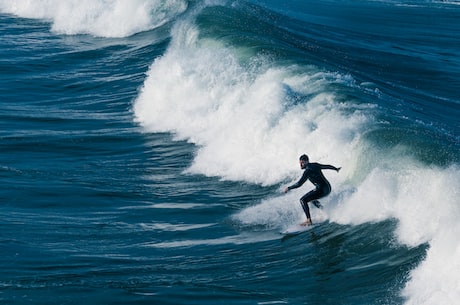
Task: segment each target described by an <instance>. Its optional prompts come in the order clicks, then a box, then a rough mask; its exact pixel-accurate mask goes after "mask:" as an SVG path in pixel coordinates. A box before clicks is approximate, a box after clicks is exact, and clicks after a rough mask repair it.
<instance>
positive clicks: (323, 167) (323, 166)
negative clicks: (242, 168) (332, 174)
mask: <svg viewBox="0 0 460 305" xmlns="http://www.w3.org/2000/svg"><path fill="white" fill-rule="evenodd" d="M320 166H321V169H332V170H335V171H336V172H339V171H340V169H341V167H335V166H334V165H330V164H320Z"/></svg>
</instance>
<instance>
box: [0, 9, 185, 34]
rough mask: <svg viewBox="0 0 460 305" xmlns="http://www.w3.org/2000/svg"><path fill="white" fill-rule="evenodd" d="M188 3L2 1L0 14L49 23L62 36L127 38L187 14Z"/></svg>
mask: <svg viewBox="0 0 460 305" xmlns="http://www.w3.org/2000/svg"><path fill="white" fill-rule="evenodd" d="M186 8H187V2H186V1H184V0H167V1H163V0H129V1H126V0H65V1H62V0H34V1H30V0H0V11H1V12H3V13H10V14H15V15H17V16H20V17H25V18H37V19H47V20H51V22H52V30H53V31H54V32H56V33H59V34H68V35H71V34H91V35H94V36H100V37H126V36H130V35H133V34H135V33H138V32H142V31H147V30H150V29H153V28H156V27H158V26H161V25H162V24H164V23H165V22H168V21H169V20H171V19H172V18H174V17H175V16H177V15H179V14H181V13H182V12H184V11H185V10H186Z"/></svg>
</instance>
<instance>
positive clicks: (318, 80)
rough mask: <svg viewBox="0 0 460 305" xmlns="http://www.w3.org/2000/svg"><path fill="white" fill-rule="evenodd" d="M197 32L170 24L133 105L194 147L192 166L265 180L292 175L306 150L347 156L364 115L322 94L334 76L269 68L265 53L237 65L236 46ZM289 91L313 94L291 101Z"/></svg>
mask: <svg viewBox="0 0 460 305" xmlns="http://www.w3.org/2000/svg"><path fill="white" fill-rule="evenodd" d="M198 34H199V33H198V31H197V30H196V29H195V28H194V27H193V26H191V25H188V24H181V25H178V26H177V27H176V28H175V29H174V30H173V38H174V39H173V42H172V44H171V47H170V48H169V49H168V51H167V53H166V54H165V55H164V56H163V57H161V58H159V59H157V60H156V61H155V62H154V63H153V65H152V66H151V68H150V71H149V72H148V77H147V79H146V81H145V83H144V86H143V88H142V90H141V94H140V95H139V97H138V98H137V100H136V102H135V104H134V112H135V115H136V120H137V121H138V122H140V123H141V124H142V125H143V126H144V127H145V129H146V130H148V131H152V132H164V131H167V132H173V133H175V134H176V136H177V137H178V138H180V139H187V140H188V141H190V142H193V143H195V144H197V145H198V146H199V150H198V152H197V154H196V157H195V160H194V162H193V165H192V166H191V168H190V169H189V171H190V172H192V173H200V174H205V175H207V176H219V177H222V178H224V179H228V180H244V181H250V182H255V183H261V184H264V185H267V184H273V183H276V182H279V181H282V180H283V179H286V177H290V176H292V175H293V174H294V175H296V174H297V172H296V171H295V170H296V167H297V159H298V156H299V155H300V154H301V153H304V152H309V154H310V155H311V156H312V157H313V158H314V159H316V160H319V161H321V160H327V161H328V162H332V163H336V164H340V163H342V164H343V163H348V161H350V160H351V158H352V155H351V154H347V153H345V154H344V153H343V152H350V151H351V150H352V147H353V146H355V145H356V144H357V142H358V140H359V136H358V135H359V130H360V128H362V127H363V126H364V123H365V122H366V120H367V118H366V117H365V116H364V115H362V114H360V113H359V112H356V113H351V114H348V115H345V114H343V111H342V110H343V109H345V106H344V105H341V104H338V103H336V102H335V101H334V95H333V94H332V93H321V90H320V88H321V87H323V86H324V85H325V84H326V83H327V82H330V81H331V79H334V78H336V77H337V75H335V74H328V73H324V72H319V71H317V70H315V69H313V68H309V67H296V66H290V67H274V66H273V65H270V64H269V63H268V62H267V61H265V59H264V58H263V57H257V58H256V59H255V60H254V61H253V62H250V63H245V64H242V63H240V62H239V61H238V58H237V56H236V55H235V51H234V50H231V49H228V48H224V47H222V46H219V45H218V43H216V42H214V43H212V44H210V43H208V42H207V41H202V40H199V39H198ZM299 70H301V73H299ZM292 90H297V91H299V92H300V93H303V94H311V95H312V98H311V100H310V101H309V102H308V103H307V104H305V103H299V104H295V103H291V102H289V101H288V100H287V98H286V97H287V95H288V92H289V91H292ZM312 93H313V94H312ZM342 108H343V109H342ZM324 139H327V140H326V141H325V140H324ZM313 143H314V145H313ZM293 164H294V166H293ZM345 171H346V170H345ZM345 176H346V173H345V174H344V175H342V177H345Z"/></svg>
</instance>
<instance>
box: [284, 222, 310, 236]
mask: <svg viewBox="0 0 460 305" xmlns="http://www.w3.org/2000/svg"><path fill="white" fill-rule="evenodd" d="M312 227H313V226H302V225H299V224H295V225H292V226H290V227H288V228H287V229H286V230H284V231H281V234H283V235H290V236H292V235H297V234H300V233H303V232H305V231H308V230H310V229H311V228H312Z"/></svg>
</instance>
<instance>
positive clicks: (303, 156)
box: [299, 154, 308, 162]
mask: <svg viewBox="0 0 460 305" xmlns="http://www.w3.org/2000/svg"><path fill="white" fill-rule="evenodd" d="M299 160H300V161H306V162H308V156H307V155H306V154H303V155H301V156H300V158H299Z"/></svg>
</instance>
